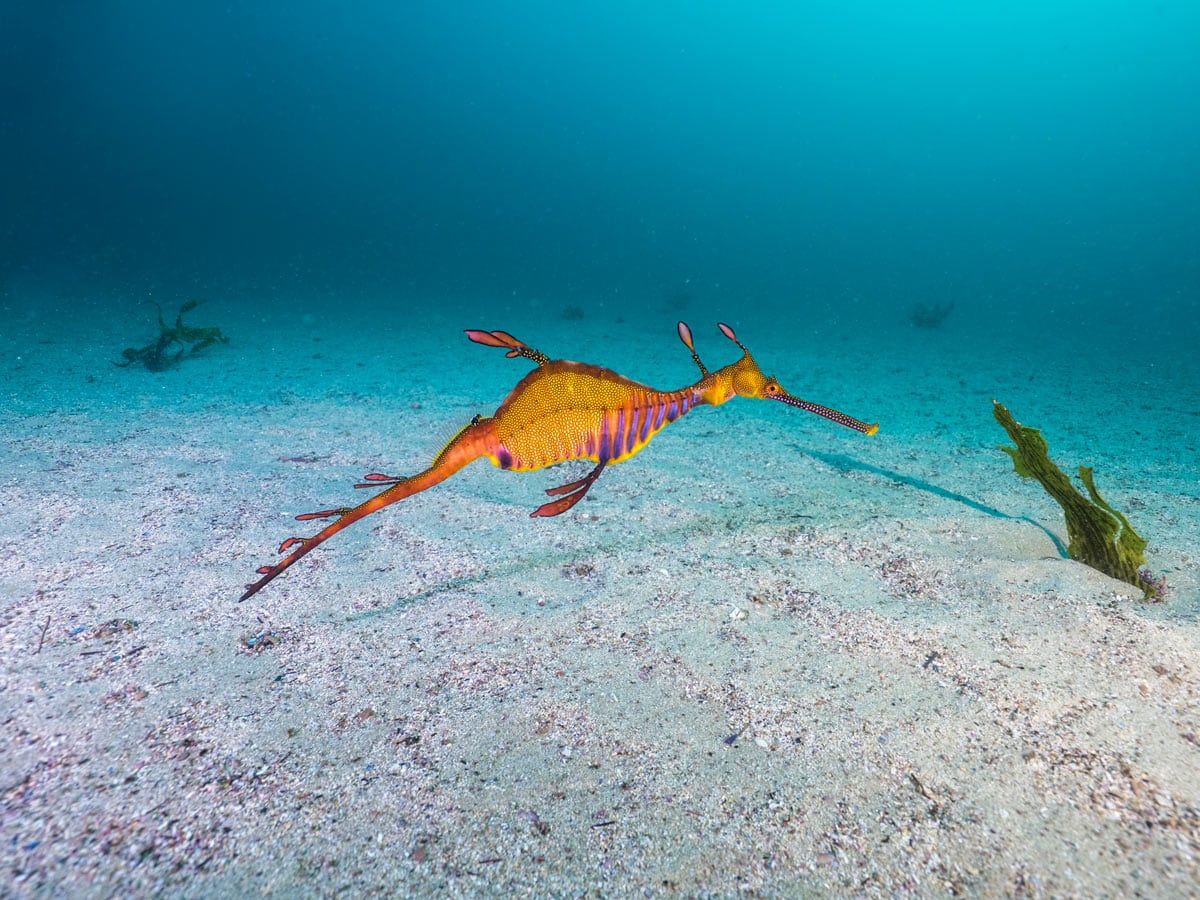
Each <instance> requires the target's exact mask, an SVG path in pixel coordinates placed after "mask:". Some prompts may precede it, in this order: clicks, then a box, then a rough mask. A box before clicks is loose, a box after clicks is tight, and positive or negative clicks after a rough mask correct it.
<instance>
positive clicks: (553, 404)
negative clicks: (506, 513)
mask: <svg viewBox="0 0 1200 900" xmlns="http://www.w3.org/2000/svg"><path fill="white" fill-rule="evenodd" d="M695 394H696V392H695V391H694V390H692V389H690V388H687V389H684V390H681V391H659V390H655V389H654V388H651V387H648V386H646V385H644V384H639V383H638V382H636V381H632V380H630V379H628V378H625V377H624V376H622V375H618V374H617V373H616V372H613V371H611V370H610V369H604V368H601V367H599V366H593V365H588V364H587V363H577V362H570V361H568V360H556V361H553V362H550V363H548V364H547V365H545V366H542V367H540V368H537V369H534V370H533V371H532V372H530V373H529V374H528V375H527V376H525V378H524V379H522V380H521V382H520V383H519V384H518V385H517V386H516V388H514V389H513V392H512V393H511V394H510V395H509V396H508V399H507V400H505V401H504V403H503V404H502V405H501V406H500V408H499V409H498V410H496V415H495V416H494V417H493V420H494V421H495V426H496V440H497V442H498V445H499V446H498V447H497V449H496V451H495V452H493V453H491V454H489V455H488V456H489V458H490V459H491V461H492V462H493V463H494V464H495V465H497V466H499V467H501V468H504V469H512V470H514V471H517V472H530V471H534V470H536V469H543V468H545V467H546V466H552V465H555V464H556V463H560V462H564V461H566V460H570V459H590V460H591V461H592V462H596V463H606V464H609V465H611V464H613V463H619V462H624V461H625V460H627V459H629V458H631V457H633V456H635V455H636V454H637V453H638V451H640V450H641V449H642V448H643V447H645V446H646V445H647V444H648V443H650V439H651V438H653V437H654V435H656V434H658V433H659V432H660V431H661V430H662V429H663V428H664V427H666V426H667V425H668V424H669V423H671V422H673V421H675V419H677V418H679V416H681V415H683V413H684V412H686V411H687V410H688V409H690V408H691V406H694V405H695V403H696V402H697V401H696V399H695Z"/></svg>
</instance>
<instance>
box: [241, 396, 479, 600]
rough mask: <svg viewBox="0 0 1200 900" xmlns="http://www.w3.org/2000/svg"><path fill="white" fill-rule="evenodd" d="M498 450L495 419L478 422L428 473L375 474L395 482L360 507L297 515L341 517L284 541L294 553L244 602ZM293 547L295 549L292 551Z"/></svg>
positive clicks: (268, 569) (265, 573) (284, 548)
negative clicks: (367, 522)
mask: <svg viewBox="0 0 1200 900" xmlns="http://www.w3.org/2000/svg"><path fill="white" fill-rule="evenodd" d="M495 450H496V430H495V423H494V422H493V420H492V419H476V420H475V421H473V422H472V423H471V424H470V425H468V426H466V427H465V428H464V429H463V430H462V431H460V432H459V433H458V434H456V435H455V436H454V437H453V438H451V440H450V443H448V444H447V445H446V446H445V447H444V448H442V452H441V453H439V454H438V455H437V457H436V458H435V459H434V461H433V465H431V466H430V467H429V468H428V469H426V470H425V471H424V472H419V473H418V474H416V475H413V476H412V477H411V478H389V476H379V475H376V474H375V473H372V475H368V476H367V479H368V481H380V482H382V483H384V484H386V483H388V481H389V480H390V481H392V482H394V483H392V484H391V486H390V487H388V488H387V490H384V491H380V492H379V493H378V494H376V495H375V496H374V497H371V498H370V499H369V500H364V501H363V502H362V503H360V504H358V506H354V507H343V508H341V509H327V510H323V511H321V512H318V513H307V514H305V515H300V516H296V518H297V519H298V520H300V521H302V522H303V521H310V520H312V519H328V518H332V517H333V516H337V518H336V519H334V520H333V521H332V522H330V523H329V524H328V525H326V526H325V527H324V528H323V529H321V531H319V532H317V533H316V534H315V535H313V536H312V537H308V538H301V537H293V538H288V539H287V540H286V541H284V542H283V544H281V545H280V547H279V552H280V553H287V552H288V551H289V550H291V553H288V555H287V556H285V557H284V558H283V559H281V560H280V561H279V562H277V563H275V564H274V565H270V566H263V567H262V568H261V569H259V570H258V574H259V575H261V576H262V577H261V578H260V579H258V581H256V582H254V583H253V584H250V585H247V586H246V592H245V593H244V594H242V596H241V600H245V599H246V598H247V597H250V596H252V595H254V594H256V593H258V592H259V591H260V590H262V589H263V587H265V586H266V584H267V583H268V582H269V581H271V580H272V579H274V578H276V577H277V576H279V575H281V574H283V572H284V571H285V570H286V569H288V568H290V567H291V566H292V564H293V563H295V562H296V561H297V560H299V559H300V558H301V557H303V556H306V555H307V554H309V553H311V552H312V551H313V550H315V549H316V548H317V547H319V546H320V545H321V544H323V543H325V542H326V541H327V540H329V539H330V538H331V537H333V536H334V535H335V534H337V533H338V532H339V531H341V530H342V529H343V528H347V527H348V526H350V525H353V524H354V523H355V522H357V521H358V520H359V519H364V518H366V517H367V516H369V515H371V513H375V512H379V510H381V509H383V508H384V507H385V506H391V505H392V504H393V503H396V502H397V501H399V500H403V499H404V498H406V497H411V496H412V495H413V494H419V493H420V492H421V491H424V490H428V489H429V488H431V487H433V486H434V485H435V484H441V483H442V482H443V481H445V480H446V479H447V478H449V477H450V476H451V475H453V474H454V473H455V472H457V471H458V470H459V469H461V468H463V467H464V466H466V465H468V464H469V463H472V462H474V461H475V460H477V459H479V458H480V457H484V456H487V457H489V458H491V457H492V456H493V454H494V453H495ZM360 486H361V487H372V486H373V485H371V484H369V483H368V484H363V485H360ZM293 547H294V548H295V549H292V548H293ZM239 602H240V601H239Z"/></svg>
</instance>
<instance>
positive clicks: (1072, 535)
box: [992, 400, 1166, 600]
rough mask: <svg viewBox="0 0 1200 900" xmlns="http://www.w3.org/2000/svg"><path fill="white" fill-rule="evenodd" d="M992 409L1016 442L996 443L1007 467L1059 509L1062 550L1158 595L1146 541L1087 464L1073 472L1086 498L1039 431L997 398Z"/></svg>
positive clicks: (1158, 582) (1161, 582)
mask: <svg viewBox="0 0 1200 900" xmlns="http://www.w3.org/2000/svg"><path fill="white" fill-rule="evenodd" d="M992 403H993V406H992V412H993V413H994V415H995V416H996V421H997V422H999V423H1000V425H1001V426H1003V428H1004V430H1005V431H1007V432H1008V436H1009V437H1011V438H1012V439H1013V441H1014V443H1016V445H1017V446H1016V447H1001V448H1000V449H1001V450H1003V451H1004V452H1005V453H1007V454H1008V455H1009V456H1011V457H1012V461H1013V468H1014V469H1016V472H1017V474H1018V475H1020V476H1021V477H1022V478H1036V479H1037V480H1038V481H1039V482H1041V485H1042V487H1044V488H1045V489H1046V493H1047V494H1049V495H1050V496H1051V497H1053V498H1054V500H1055V502H1057V503H1058V505H1059V506H1061V507H1062V509H1063V514H1064V515H1065V516H1066V520H1067V541H1068V543H1067V555H1068V556H1069V557H1071V559H1074V560H1077V561H1078V562H1081V563H1084V564H1085V565H1089V566H1091V567H1092V568H1093V569H1099V570H1100V571H1101V572H1104V573H1105V574H1106V575H1111V576H1112V577H1113V578H1117V579H1120V580H1121V581H1124V582H1126V583H1128V584H1132V585H1135V586H1136V587H1138V588H1140V589H1141V591H1142V593H1143V594H1144V596H1145V598H1146V599H1148V600H1149V599H1152V598H1156V597H1160V596H1161V595H1162V593H1163V590H1164V589H1165V587H1166V579H1164V578H1160V579H1155V578H1153V576H1151V574H1150V570H1149V569H1146V568H1144V567H1145V564H1146V554H1145V549H1146V541H1145V540H1144V539H1143V538H1142V536H1141V535H1139V534H1138V533H1137V532H1136V531H1134V530H1133V526H1132V525H1130V524H1129V520H1128V519H1126V518H1125V516H1123V515H1122V514H1121V513H1119V512H1117V511H1116V510H1115V509H1113V508H1112V507H1111V506H1109V505H1108V503H1106V502H1105V500H1104V498H1103V497H1101V496H1100V493H1099V492H1098V491H1097V490H1096V484H1095V482H1094V481H1093V480H1092V470H1091V469H1090V468H1088V467H1087V466H1080V467H1079V478H1080V480H1081V481H1082V482H1083V486H1084V487H1085V488H1087V492H1088V496H1089V497H1091V499H1090V500H1089V499H1088V498H1087V497H1084V496H1083V495H1082V494H1081V493H1079V491H1078V490H1077V489H1076V488H1075V485H1074V484H1072V483H1071V479H1070V478H1069V477H1067V475H1066V473H1064V472H1063V470H1062V469H1060V468H1059V467H1058V466H1056V465H1055V464H1054V463H1053V462H1051V460H1050V454H1049V446H1048V445H1047V444H1046V439H1045V438H1043V437H1042V433H1041V432H1040V431H1039V430H1038V429H1036V428H1029V427H1027V426H1025V425H1021V424H1020V423H1018V422H1017V421H1016V420H1015V419H1014V418H1013V417H1012V413H1010V412H1009V411H1008V409H1006V408H1005V406H1004V404H1002V403H1000V402H999V401H995V400H993V401H992Z"/></svg>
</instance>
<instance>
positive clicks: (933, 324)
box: [908, 300, 954, 328]
mask: <svg viewBox="0 0 1200 900" xmlns="http://www.w3.org/2000/svg"><path fill="white" fill-rule="evenodd" d="M953 311H954V301H953V300H951V301H950V302H949V303H934V304H932V305H927V304H924V303H918V304H917V305H916V306H914V307H913V308H912V312H910V313H909V315H908V320H909V321H910V322H912V323H913V324H914V325H916V326H917V327H918V328H937V327H939V326H940V325H941V324H942V322H944V321H945V320H946V317H947V316H948V315H950V313H951V312H953Z"/></svg>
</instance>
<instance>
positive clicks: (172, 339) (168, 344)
mask: <svg viewBox="0 0 1200 900" xmlns="http://www.w3.org/2000/svg"><path fill="white" fill-rule="evenodd" d="M203 302H204V301H203V300H189V301H188V302H187V303H185V304H183V306H181V307H179V314H178V315H176V316H175V324H174V325H167V323H166V321H165V320H164V319H163V314H162V307H161V306H159V305H158V304H157V303H155V304H154V305H155V306H156V307H158V328H159V335H158V340H156V341H154V342H153V343H151V344H147V345H146V346H145V347H140V348H139V347H127V348H126V349H124V350H122V351H121V356H122V357H124V362H114V363H113V365H114V366H120V367H121V368H125V367H127V366H131V365H133V364H134V363H138V362H140V363H141V364H142V365H144V366H145V367H146V368H147V369H149V370H150V371H151V372H164V371H166V370H167V369H171V368H174V367H175V366H177V365H179V363H180V361H181V360H182V359H183V358H184V356H193V355H195V354H196V353H199V352H200V351H201V350H203V349H204V348H205V347H209V346H211V345H213V344H215V343H217V342H218V341H220V342H221V343H222V344H228V343H229V338H227V337H225V335H223V334H221V329H220V328H193V327H192V326H190V325H184V324H183V314H184V313H187V312H191V311H192V310H193V309H195V308H196V307H197V306H199V305H200V304H201V303H203Z"/></svg>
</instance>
